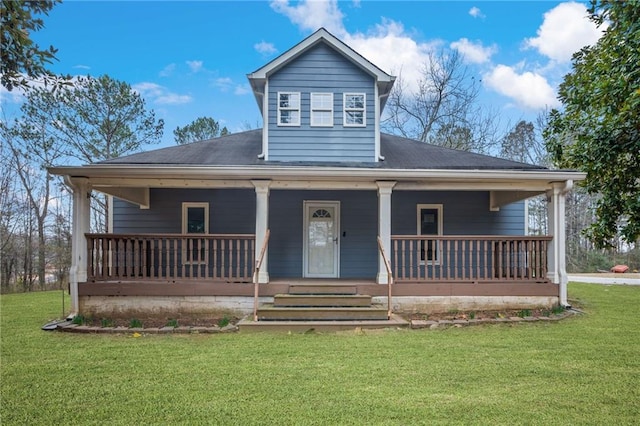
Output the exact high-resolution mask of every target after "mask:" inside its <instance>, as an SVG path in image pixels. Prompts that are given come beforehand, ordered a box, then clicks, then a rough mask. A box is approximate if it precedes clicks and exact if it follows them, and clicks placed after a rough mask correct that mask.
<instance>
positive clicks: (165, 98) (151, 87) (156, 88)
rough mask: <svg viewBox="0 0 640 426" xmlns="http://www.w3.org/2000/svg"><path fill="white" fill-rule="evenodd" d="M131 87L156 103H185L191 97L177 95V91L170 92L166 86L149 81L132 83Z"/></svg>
mask: <svg viewBox="0 0 640 426" xmlns="http://www.w3.org/2000/svg"><path fill="white" fill-rule="evenodd" d="M132 88H133V90H135V91H136V92H138V93H139V94H140V95H141V96H143V97H145V98H147V99H150V100H151V101H152V102H154V103H155V104H158V105H180V104H187V103H189V102H191V101H192V99H193V98H192V97H191V96H189V95H179V94H177V93H172V92H170V91H168V90H167V88H166V87H164V86H161V85H159V84H156V83H151V82H143V83H138V84H134V85H133V86H132Z"/></svg>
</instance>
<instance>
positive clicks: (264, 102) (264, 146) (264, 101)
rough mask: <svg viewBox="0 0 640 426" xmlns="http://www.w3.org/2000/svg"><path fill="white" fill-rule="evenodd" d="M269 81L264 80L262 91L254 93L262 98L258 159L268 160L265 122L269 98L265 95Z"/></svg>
mask: <svg viewBox="0 0 640 426" xmlns="http://www.w3.org/2000/svg"><path fill="white" fill-rule="evenodd" d="M268 85H269V82H268V81H265V83H264V89H263V91H262V92H258V91H256V92H255V93H256V94H257V95H258V96H260V97H261V98H262V152H261V153H260V154H259V155H258V160H268V159H269V158H268V157H267V150H268V148H267V147H268V143H269V142H268V139H269V128H268V125H267V124H268V123H267V118H268V117H269V99H268V96H267V95H266V94H267V93H269V92H268V89H267V88H268Z"/></svg>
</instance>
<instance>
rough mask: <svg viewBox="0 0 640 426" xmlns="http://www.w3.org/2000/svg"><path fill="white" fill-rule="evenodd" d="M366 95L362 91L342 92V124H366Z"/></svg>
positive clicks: (347, 125)
mask: <svg viewBox="0 0 640 426" xmlns="http://www.w3.org/2000/svg"><path fill="white" fill-rule="evenodd" d="M365 105H366V96H365V94H364V93H345V94H344V126H345V127H364V126H366V124H367V122H366V108H365Z"/></svg>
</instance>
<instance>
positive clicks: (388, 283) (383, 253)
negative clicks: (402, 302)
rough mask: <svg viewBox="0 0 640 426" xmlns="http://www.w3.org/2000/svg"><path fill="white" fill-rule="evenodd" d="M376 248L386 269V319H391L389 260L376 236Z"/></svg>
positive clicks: (391, 281)
mask: <svg viewBox="0 0 640 426" xmlns="http://www.w3.org/2000/svg"><path fill="white" fill-rule="evenodd" d="M378 249H379V250H380V254H381V255H382V260H383V261H384V267H385V268H386V269H387V306H388V307H387V319H391V314H392V313H393V309H392V307H391V306H392V304H391V286H392V285H393V273H392V272H391V262H390V261H389V258H388V257H387V253H386V251H385V250H384V244H383V243H382V239H381V238H380V236H378Z"/></svg>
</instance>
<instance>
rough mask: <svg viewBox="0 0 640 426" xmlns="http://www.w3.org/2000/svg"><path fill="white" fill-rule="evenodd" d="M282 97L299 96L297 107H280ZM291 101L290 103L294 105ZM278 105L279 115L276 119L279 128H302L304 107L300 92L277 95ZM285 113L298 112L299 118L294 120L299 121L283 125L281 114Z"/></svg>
mask: <svg viewBox="0 0 640 426" xmlns="http://www.w3.org/2000/svg"><path fill="white" fill-rule="evenodd" d="M281 95H288V96H297V97H298V105H296V106H287V107H282V106H280V96H281ZM289 101H290V103H293V102H291V99H290V100H289ZM276 103H277V105H278V115H277V118H276V124H277V125H278V126H280V127H299V126H300V115H301V105H302V96H301V95H300V92H278V93H277V94H276ZM284 111H290V112H297V113H298V115H297V117H294V118H297V120H295V121H292V122H286V123H283V122H282V121H281V118H282V116H281V115H280V113H281V112H284Z"/></svg>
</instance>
